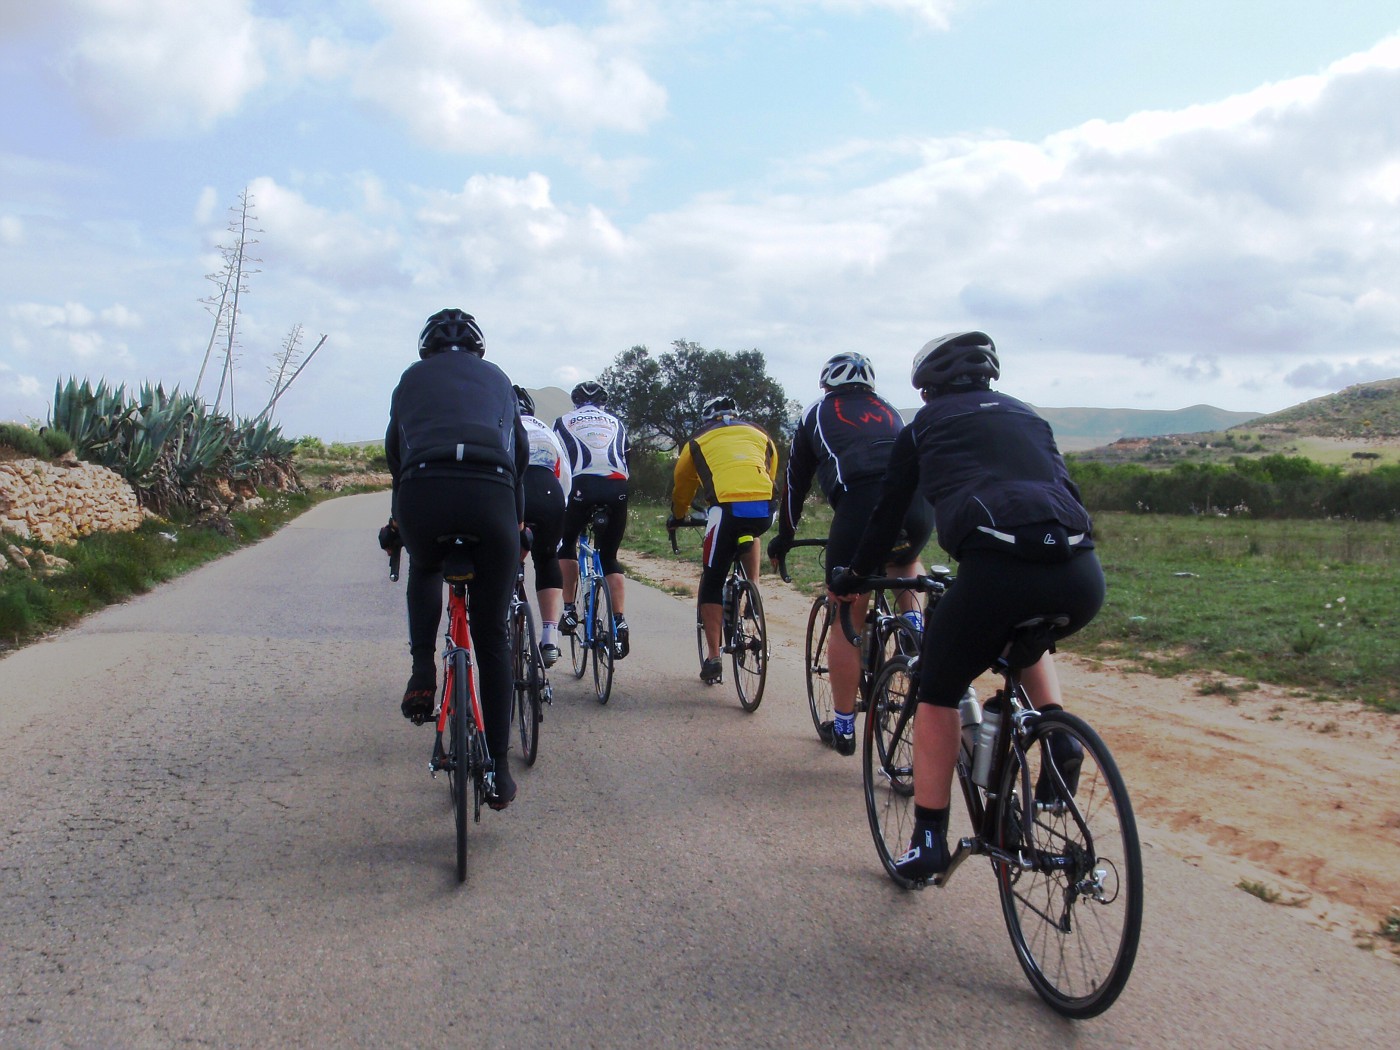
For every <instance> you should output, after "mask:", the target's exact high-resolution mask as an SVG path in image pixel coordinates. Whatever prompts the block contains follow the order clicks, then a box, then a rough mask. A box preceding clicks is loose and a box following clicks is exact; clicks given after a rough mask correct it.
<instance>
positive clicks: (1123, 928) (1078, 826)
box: [993, 711, 1142, 1018]
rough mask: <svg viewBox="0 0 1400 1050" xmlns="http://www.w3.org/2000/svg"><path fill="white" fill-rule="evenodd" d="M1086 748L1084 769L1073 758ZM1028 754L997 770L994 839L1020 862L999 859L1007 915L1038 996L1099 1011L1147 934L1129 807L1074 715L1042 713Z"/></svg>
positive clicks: (1068, 1007) (1077, 1011) (1071, 1012)
mask: <svg viewBox="0 0 1400 1050" xmlns="http://www.w3.org/2000/svg"><path fill="white" fill-rule="evenodd" d="M1075 745H1078V746H1077V747H1076V746H1075ZM1081 749H1082V751H1083V758H1082V760H1081V761H1080V764H1079V768H1078V771H1077V774H1076V772H1075V770H1074V769H1073V759H1072V758H1070V757H1069V756H1071V755H1073V754H1074V752H1076V751H1079V750H1081ZM1057 758H1058V762H1057ZM1067 758H1068V759H1069V761H1068V762H1067V761H1066V760H1067ZM1025 760H1026V765H1025V768H1023V767H1022V765H1021V762H1020V760H1019V759H1018V757H1017V756H1016V754H1015V753H1014V752H1013V753H1012V754H1011V756H1010V759H1009V760H1008V762H1007V767H1008V768H1007V769H1005V770H1004V771H1003V775H1002V778H1001V795H1000V798H1001V803H1000V806H999V808H998V812H997V814H996V823H995V827H996V829H997V832H996V834H997V841H998V845H1000V846H1001V847H1002V848H1003V849H1005V850H1008V851H1010V852H1014V853H1016V854H1017V855H1018V857H1019V858H1020V860H1021V863H1006V862H1000V861H998V862H994V864H993V867H994V869H995V871H996V875H997V889H998V891H999V892H1000V895H1001V910H1002V915H1003V917H1004V918H1005V919H1006V929H1007V932H1008V933H1010V934H1011V944H1012V946H1013V947H1014V948H1015V949H1016V958H1017V960H1018V961H1019V962H1020V963H1021V968H1022V969H1023V970H1025V972H1026V976H1027V977H1029V978H1030V982H1031V985H1032V986H1033V987H1034V988H1035V990H1036V992H1038V993H1039V994H1040V996H1041V998H1043V999H1044V1000H1045V1001H1046V1002H1047V1003H1049V1004H1050V1005H1051V1006H1052V1007H1053V1008H1054V1009H1055V1010H1057V1011H1058V1012H1059V1013H1061V1014H1064V1015H1065V1016H1066V1017H1074V1018H1083V1017H1094V1016H1096V1015H1098V1014H1101V1013H1103V1011H1105V1010H1107V1009H1108V1008H1109V1007H1110V1006H1112V1005H1113V1002H1114V1000H1116V999H1117V998H1118V995H1119V993H1120V992H1122V990H1123V986H1124V985H1125V984H1126V983H1127V980H1128V974H1129V973H1130V972H1131V971H1132V968H1133V961H1134V959H1135V958H1136V957H1137V946H1138V937H1139V935H1140V933H1141V931H1142V855H1141V853H1140V851H1139V846H1138V836H1137V824H1136V822H1135V821H1134V819H1133V810H1132V805H1131V803H1130V802H1129V801H1128V792H1127V788H1126V787H1124V785H1123V777H1122V775H1121V774H1120V773H1119V772H1118V766H1117V765H1116V764H1115V763H1114V761H1113V756H1112V755H1110V754H1109V752H1108V748H1107V747H1105V746H1104V743H1103V741H1102V740H1101V739H1100V738H1099V735H1098V734H1097V733H1095V732H1094V730H1092V729H1091V728H1089V726H1088V725H1087V724H1086V723H1085V722H1084V721H1083V719H1080V718H1077V717H1076V716H1074V715H1071V714H1067V713H1065V712H1063V711H1056V712H1052V713H1049V714H1046V715H1042V716H1041V717H1040V719H1039V721H1038V722H1037V723H1036V724H1035V726H1034V727H1033V728H1032V729H1031V730H1030V733H1029V736H1028V739H1027V742H1026V748H1025ZM1027 794H1030V795H1031V798H1032V801H1031V810H1032V813H1033V816H1032V817H1031V821H1030V824H1029V825H1028V826H1023V825H1025V823H1026V820H1025V816H1024V801H1025V799H1026V797H1027Z"/></svg>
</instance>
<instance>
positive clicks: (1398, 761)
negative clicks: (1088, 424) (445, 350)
mask: <svg viewBox="0 0 1400 1050" xmlns="http://www.w3.org/2000/svg"><path fill="white" fill-rule="evenodd" d="M622 560H623V562H624V564H625V565H626V566H627V569H628V571H629V572H630V573H632V574H633V575H636V576H639V577H641V578H643V579H646V580H647V581H648V582H651V583H653V584H655V585H657V586H660V587H663V588H666V589H670V590H672V591H678V592H681V593H683V594H684V595H686V596H687V597H684V598H681V599H679V600H686V601H690V600H692V599H690V598H689V597H688V595H690V594H692V593H693V588H694V585H695V580H696V579H697V577H698V570H697V567H696V565H695V563H694V560H693V559H689V560H678V559H677V560H673V559H667V558H654V557H648V556H646V555H642V554H637V553H635V552H626V551H625V552H623V555H622ZM763 600H764V608H765V612H766V614H767V618H768V622H769V631H770V645H771V646H772V652H773V659H774V660H796V661H799V662H800V661H801V660H802V644H803V635H804V632H805V630H806V623H807V614H808V609H809V605H810V599H808V598H807V597H805V596H803V595H802V594H800V593H799V592H798V591H797V590H795V589H794V588H792V587H788V586H785V585H784V584H782V583H781V581H779V580H778V579H777V577H776V576H771V575H765V576H764V578H763ZM1072 649H1073V643H1072V642H1071V643H1070V647H1069V650H1070V651H1068V652H1065V653H1062V654H1060V656H1059V657H1058V659H1059V661H1060V676H1061V681H1062V684H1063V687H1064V692H1065V698H1066V706H1067V707H1069V708H1071V709H1073V710H1075V711H1076V712H1077V713H1079V714H1081V715H1083V716H1084V717H1086V718H1087V719H1088V720H1089V722H1090V723H1091V724H1092V725H1093V726H1094V727H1095V728H1096V729H1097V730H1098V731H1099V733H1100V735H1102V736H1103V737H1104V739H1105V741H1106V742H1107V744H1108V746H1109V748H1110V749H1111V750H1112V751H1113V754H1114V757H1115V758H1116V759H1117V761H1118V764H1119V766H1120V767H1121V768H1122V771H1123V774H1124V777H1125V779H1126V780H1127V783H1128V789H1129V791H1130V793H1131V796H1132V800H1133V806H1134V809H1135V811H1136V813H1137V815H1138V820H1139V823H1140V824H1141V825H1142V826H1141V829H1140V830H1141V834H1142V837H1143V838H1144V839H1145V840H1146V841H1148V842H1151V843H1153V844H1154V845H1157V846H1159V847H1161V848H1163V849H1166V850H1168V851H1170V852H1172V853H1174V854H1176V855H1177V856H1180V857H1182V858H1183V859H1185V860H1186V861H1188V862H1189V863H1191V864H1193V865H1195V866H1197V867H1199V868H1201V869H1203V870H1206V871H1208V872H1211V873H1213V874H1215V875H1218V876H1219V877H1220V878H1222V879H1225V880H1228V881H1229V882H1230V883H1232V884H1236V885H1239V884H1242V883H1243V884H1249V885H1253V886H1255V887H1257V888H1259V889H1261V890H1262V891H1263V892H1265V893H1267V894H1269V895H1271V896H1272V895H1275V894H1276V895H1277V897H1276V901H1275V903H1277V905H1278V906H1279V907H1282V908H1287V909H1289V910H1291V911H1293V912H1294V913H1296V914H1297V915H1298V916H1299V918H1300V919H1303V920H1306V921H1308V922H1311V923H1313V924H1315V925H1317V926H1320V927H1322V928H1324V929H1326V930H1329V931H1331V932H1333V933H1335V934H1337V935H1338V936H1340V937H1343V938H1346V939H1348V940H1351V941H1353V942H1354V943H1356V944H1357V945H1358V946H1360V947H1363V948H1366V947H1369V948H1374V949H1375V950H1377V951H1389V952H1390V953H1391V954H1392V955H1393V956H1394V957H1395V958H1396V959H1397V961H1400V943H1397V942H1396V941H1395V940H1391V939H1386V938H1382V937H1379V936H1377V935H1376V934H1377V930H1378V928H1379V927H1380V926H1381V924H1382V923H1383V922H1385V921H1386V919H1387V917H1388V916H1390V915H1392V914H1393V913H1395V914H1400V718H1397V717H1394V716H1389V715H1385V714H1382V713H1380V712H1376V711H1372V710H1368V709H1366V708H1363V707H1361V706H1360V705H1357V704H1350V703H1335V704H1325V703H1319V702H1317V701H1315V700H1308V699H1300V698H1297V697H1294V696H1291V695H1290V694H1289V691H1287V690H1284V689H1281V688H1274V687H1268V686H1265V687H1262V688H1260V689H1258V690H1254V691H1250V692H1244V693H1240V694H1237V695H1234V696H1230V697H1226V696H1223V695H1209V696H1206V695H1201V694H1200V693H1199V692H1198V685H1199V682H1198V680H1196V679H1193V678H1189V677H1185V678H1176V679H1168V678H1155V677H1152V676H1149V675H1142V674H1130V673H1124V672H1122V671H1120V670H1117V669H1115V668H1114V667H1112V666H1111V665H1107V664H1105V663H1103V662H1102V661H1094V660H1087V659H1081V658H1076V657H1075V656H1074V655H1073V653H1072ZM994 688H995V681H994V680H993V679H992V678H990V677H987V678H984V679H983V680H982V681H981V682H979V683H978V685H977V690H978V694H979V695H982V696H986V695H988V694H989V693H991V692H992V690H993V689H994ZM804 699H805V698H793V700H794V702H802V701H803V700H804ZM1241 892H1244V890H1243V889H1242V890H1241Z"/></svg>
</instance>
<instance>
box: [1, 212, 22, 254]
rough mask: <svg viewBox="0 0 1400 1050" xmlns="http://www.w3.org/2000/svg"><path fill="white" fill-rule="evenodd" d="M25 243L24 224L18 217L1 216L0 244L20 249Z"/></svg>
mask: <svg viewBox="0 0 1400 1050" xmlns="http://www.w3.org/2000/svg"><path fill="white" fill-rule="evenodd" d="M22 243H24V222H23V221H22V220H21V219H20V218H19V216H17V215H0V244H3V245H4V246H5V247H6V248H18V247H19V246H20V245H21V244H22Z"/></svg>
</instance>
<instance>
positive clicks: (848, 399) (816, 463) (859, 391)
mask: <svg viewBox="0 0 1400 1050" xmlns="http://www.w3.org/2000/svg"><path fill="white" fill-rule="evenodd" d="M818 382H819V383H820V384H821V388H822V396H821V397H820V398H818V399H817V400H816V401H813V402H812V403H811V404H810V405H808V406H807V407H806V408H805V409H804V410H803V412H802V416H801V418H800V419H799V421H798V423H797V429H796V430H795V431H794V432H793V436H792V446H791V451H790V452H789V454H788V464H787V474H786V475H785V477H784V483H783V492H782V495H781V496H780V497H779V500H778V531H777V535H776V536H774V537H773V539H772V540H770V541H769V543H768V557H769V558H771V559H772V560H773V562H774V563H775V564H776V563H777V561H778V559H779V558H781V557H782V556H783V555H784V554H786V553H787V552H788V550H789V549H790V548H791V546H792V541H793V538H794V533H795V532H796V531H797V524H798V522H799V521H800V520H801V518H802V504H803V501H804V500H806V498H807V492H808V490H809V489H810V488H811V486H812V480H813V478H815V479H816V481H817V484H818V485H820V486H821V490H822V495H824V496H825V497H826V500H827V502H828V503H829V504H831V508H832V518H831V529H830V531H829V533H828V535H827V545H826V567H827V583H828V584H830V582H831V570H832V569H833V568H835V567H836V566H840V565H849V564H850V561H851V555H852V554H854V553H855V549H856V543H857V542H858V541H859V540H860V535H861V531H862V530H863V529H864V528H865V523H866V522H868V521H869V520H870V514H871V512H872V511H873V510H874V509H875V504H876V503H877V502H878V501H879V497H880V479H881V478H882V477H883V476H884V474H885V467H886V465H887V464H888V463H889V460H890V449H892V448H893V447H894V439H895V437H896V436H897V435H898V434H899V432H900V431H901V430H903V429H904V420H903V419H902V418H901V417H900V415H899V412H898V411H896V410H895V407H894V406H893V405H891V404H890V403H889V402H888V401H886V400H885V399H884V398H882V397H881V396H880V395H879V394H877V393H876V392H875V368H874V366H873V365H871V363H870V361H869V359H868V358H866V357H865V355H864V354H857V353H854V352H847V353H841V354H837V355H836V356H835V357H833V358H831V360H829V361H827V363H826V364H825V365H824V366H822V371H821V376H820V378H819V379H818ZM932 532H933V508H931V507H930V506H929V505H928V504H927V503H925V502H924V501H923V500H918V501H916V502H914V503H912V504H911V505H910V507H909V510H908V512H907V513H906V514H905V516H904V527H903V530H902V532H901V533H900V536H899V539H898V541H897V542H896V543H895V545H894V547H893V549H892V550H891V551H890V556H889V558H888V559H887V565H886V569H887V571H888V573H889V575H891V576H911V575H914V574H915V573H919V572H922V571H923V566H922V565H921V564H920V563H919V552H920V551H922V550H923V549H924V544H926V543H927V542H928V538H929V536H930V534H932ZM898 601H899V603H900V607H901V608H902V609H903V610H905V615H907V616H908V617H910V619H911V620H912V621H913V622H914V625H915V626H916V627H919V628H922V626H923V624H922V623H921V622H920V621H919V619H918V617H919V612H918V608H919V603H918V598H917V596H916V595H914V594H912V593H902V594H900V595H899V598H898ZM856 604H857V607H856V608H853V609H852V610H851V617H852V621H853V622H854V623H860V622H861V621H862V620H864V618H865V598H864V597H863V596H862V597H860V598H857V600H856ZM827 652H828V654H829V659H830V662H831V699H832V706H833V708H834V709H835V715H836V717H835V719H834V720H833V721H831V722H824V723H822V725H821V726H820V727H819V729H818V732H819V733H820V734H821V737H822V740H823V741H825V742H826V743H827V744H829V745H830V746H831V747H832V748H834V749H835V750H836V752H837V753H838V754H841V755H853V754H855V751H856V735H855V705H856V692H857V691H858V690H859V689H860V653H859V652H858V651H857V650H856V648H855V646H853V645H852V644H851V643H850V642H849V641H847V640H846V636H845V635H844V634H842V633H841V632H840V631H832V632H831V634H830V635H829V636H828V638H827Z"/></svg>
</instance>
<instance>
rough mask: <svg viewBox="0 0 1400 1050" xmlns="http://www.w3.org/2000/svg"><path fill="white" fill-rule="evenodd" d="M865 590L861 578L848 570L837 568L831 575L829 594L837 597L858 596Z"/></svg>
mask: <svg viewBox="0 0 1400 1050" xmlns="http://www.w3.org/2000/svg"><path fill="white" fill-rule="evenodd" d="M866 589H867V588H866V587H865V585H864V580H863V577H861V576H859V575H857V574H856V573H854V572H852V571H851V570H850V569H848V568H845V567H837V568H836V569H835V570H834V571H833V572H832V574H831V593H832V594H835V595H837V596H838V597H845V596H846V595H848V594H860V593H861V592H862V591H864V590H866Z"/></svg>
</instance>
